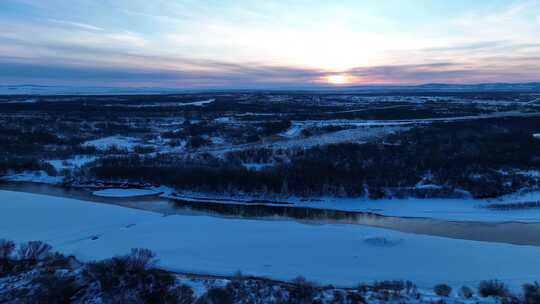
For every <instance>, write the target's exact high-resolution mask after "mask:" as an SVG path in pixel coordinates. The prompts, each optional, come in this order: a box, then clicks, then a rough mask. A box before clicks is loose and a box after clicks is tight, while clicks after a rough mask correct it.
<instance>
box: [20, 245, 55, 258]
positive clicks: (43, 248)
mask: <svg viewBox="0 0 540 304" xmlns="http://www.w3.org/2000/svg"><path fill="white" fill-rule="evenodd" d="M51 249H52V247H51V245H49V244H47V243H44V242H41V241H30V242H28V243H24V244H21V245H20V246H19V258H20V259H21V260H40V259H43V258H45V257H47V255H49V253H50V251H51Z"/></svg>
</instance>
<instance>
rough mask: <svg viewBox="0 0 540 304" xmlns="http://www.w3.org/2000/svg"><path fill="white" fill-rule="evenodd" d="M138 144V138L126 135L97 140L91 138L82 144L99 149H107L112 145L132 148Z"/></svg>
mask: <svg viewBox="0 0 540 304" xmlns="http://www.w3.org/2000/svg"><path fill="white" fill-rule="evenodd" d="M136 145H137V139H136V138H132V137H125V136H109V137H104V138H99V139H95V140H89V141H87V142H84V143H83V144H82V146H83V147H95V148H96V149H98V150H107V149H109V148H112V147H117V148H124V149H127V150H132V149H133V148H134V147H135V146H136Z"/></svg>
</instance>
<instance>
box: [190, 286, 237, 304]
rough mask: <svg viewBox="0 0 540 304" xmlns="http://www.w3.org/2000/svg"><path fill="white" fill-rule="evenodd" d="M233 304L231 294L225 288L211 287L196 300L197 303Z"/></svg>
mask: <svg viewBox="0 0 540 304" xmlns="http://www.w3.org/2000/svg"><path fill="white" fill-rule="evenodd" d="M218 303H219V304H233V296H232V294H231V293H230V291H229V290H228V289H226V288H211V289H209V290H208V291H207V292H206V293H205V294H204V295H203V296H202V297H200V298H199V300H197V304H218Z"/></svg>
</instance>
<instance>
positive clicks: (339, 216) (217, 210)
mask: <svg viewBox="0 0 540 304" xmlns="http://www.w3.org/2000/svg"><path fill="white" fill-rule="evenodd" d="M0 189H2V190H11V191H22V192H30V193H39V194H46V195H52V196H59V197H66V198H73V199H79V200H84V201H91V202H98V203H106V204H113V205H118V206H123V207H128V208H135V209H141V210H146V211H151V212H158V213H162V214H165V215H174V214H181V215H193V216H195V215H207V216H216V217H228V218H244V219H258V220H294V221H298V222H303V223H306V224H313V225H322V224H349V225H365V226H371V227H379V228H386V229H391V230H396V231H401V232H407V233H415V234H424V235H432V236H441V237H447V238H453V239H464V240H475V241H487V242H499V243H508V244H517V245H532V246H540V223H517V222H505V223H481V222H453V221H444V220H434V219H426V218H407V217H391V216H381V215H377V214H373V213H364V212H350V211H338V210H326V209H314V208H303V207H291V206H266V205H239V204H216V203H207V202H192V201H182V200H172V199H167V198H161V197H158V196H141V197H131V198H117V197H114V198H113V197H98V196H94V195H92V193H91V191H88V190H85V189H79V188H64V187H59V186H50V185H43V184H34V183H16V182H15V183H13V182H9V183H1V184H0Z"/></svg>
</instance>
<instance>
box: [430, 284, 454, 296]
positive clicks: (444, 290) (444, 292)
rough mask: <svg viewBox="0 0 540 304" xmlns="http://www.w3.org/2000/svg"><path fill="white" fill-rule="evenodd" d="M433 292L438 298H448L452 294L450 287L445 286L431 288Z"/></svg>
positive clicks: (439, 285)
mask: <svg viewBox="0 0 540 304" xmlns="http://www.w3.org/2000/svg"><path fill="white" fill-rule="evenodd" d="M433 291H435V294H436V295H438V296H440V297H448V296H449V295H450V293H452V287H450V286H448V285H446V284H437V285H435V287H434V288H433Z"/></svg>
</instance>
